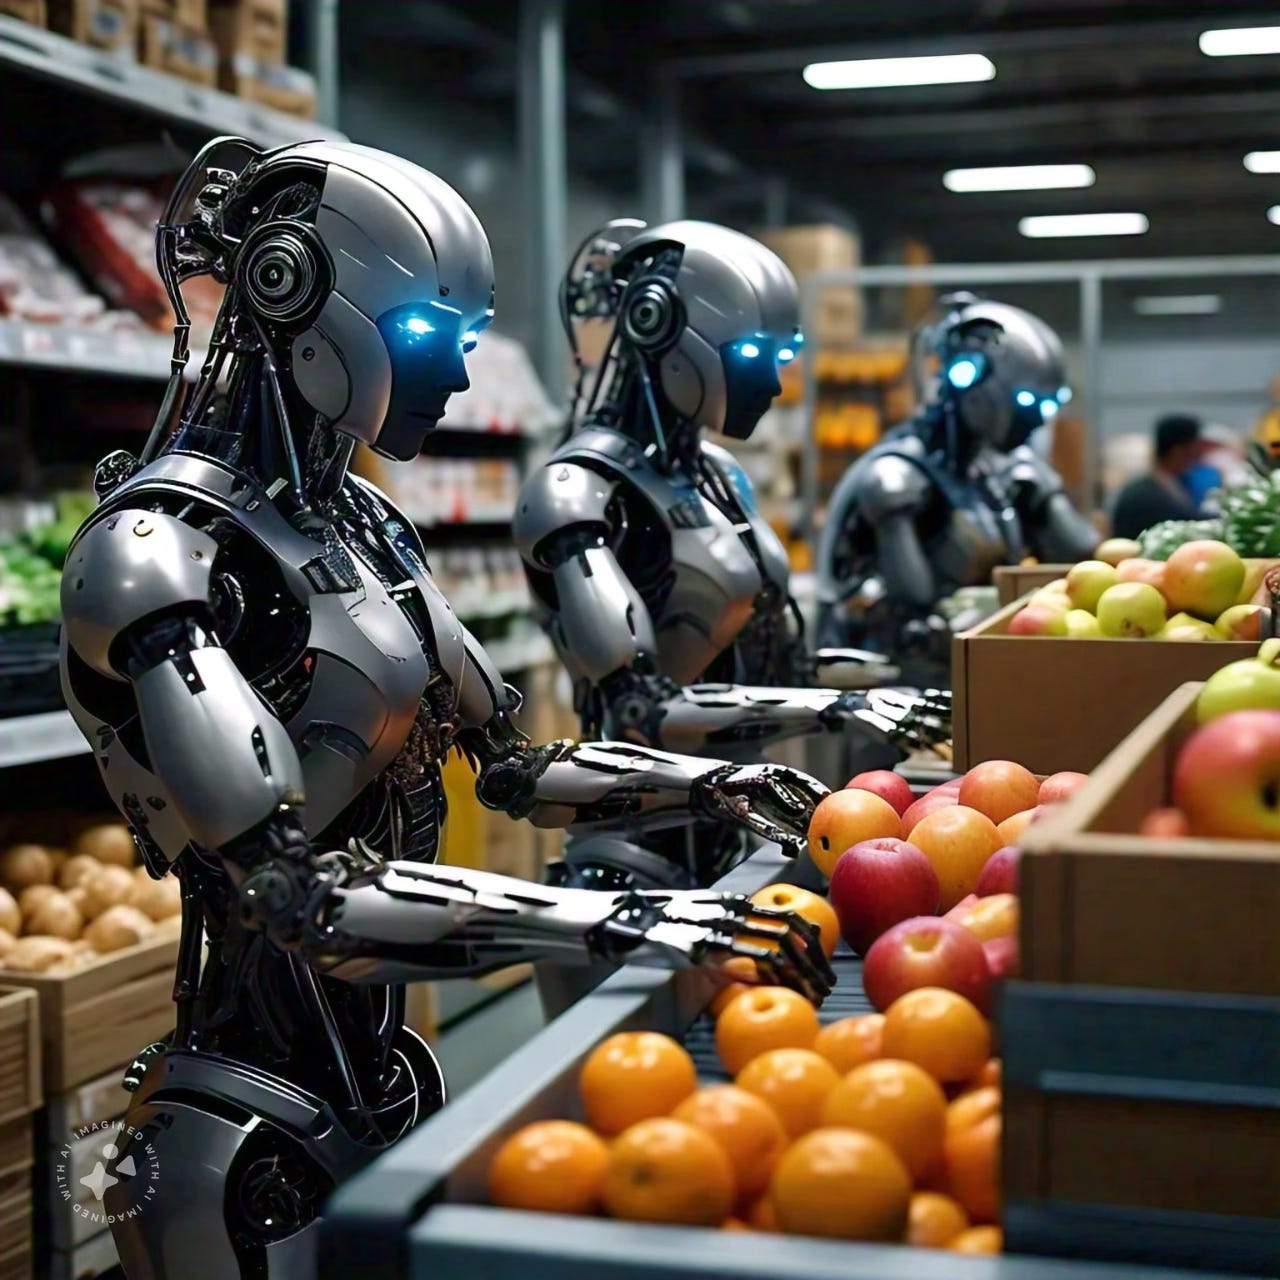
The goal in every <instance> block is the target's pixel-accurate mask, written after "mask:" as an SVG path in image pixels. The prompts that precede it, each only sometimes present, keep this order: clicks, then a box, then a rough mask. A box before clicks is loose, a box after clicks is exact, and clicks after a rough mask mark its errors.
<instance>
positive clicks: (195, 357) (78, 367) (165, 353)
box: [0, 320, 202, 381]
mask: <svg viewBox="0 0 1280 1280" xmlns="http://www.w3.org/2000/svg"><path fill="white" fill-rule="evenodd" d="M172 352H173V339H172V338H171V337H169V336H167V335H163V334H158V333H151V332H150V331H148V330H129V329H87V328H83V327H81V326H79V325H69V324H41V323H39V322H38V321H33V320H0V364H10V365H25V366H28V367H33V368H47V369H71V370H75V371H77V372H80V373H97V374H103V375H105V376H108V377H116V378H152V379H155V380H157V381H163V380H164V379H165V378H167V377H168V376H169V372H170V363H169V359H170V355H171V354H172ZM201 359H202V357H201V356H200V354H199V353H198V352H193V353H192V357H191V363H192V364H193V365H194V364H198V363H199V362H200V360H201Z"/></svg>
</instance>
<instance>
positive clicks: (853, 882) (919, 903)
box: [831, 839, 938, 955]
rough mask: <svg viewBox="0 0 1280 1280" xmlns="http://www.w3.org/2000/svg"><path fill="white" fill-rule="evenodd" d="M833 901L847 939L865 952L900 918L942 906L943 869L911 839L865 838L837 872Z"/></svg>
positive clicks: (843, 859) (840, 861)
mask: <svg viewBox="0 0 1280 1280" xmlns="http://www.w3.org/2000/svg"><path fill="white" fill-rule="evenodd" d="M831 905H832V906H833V907H834V908H835V910H836V916H837V918H838V919H839V921H840V932H841V934H842V935H843V937H844V940H845V941H846V942H847V943H848V944H849V945H850V946H851V947H852V948H853V949H854V950H855V951H856V952H857V953H858V954H859V955H865V954H866V951H867V948H868V947H870V946H871V944H872V943H873V942H874V941H875V940H876V939H877V938H878V937H879V936H880V935H881V934H882V933H884V931H885V930H886V929H888V928H890V927H892V926H893V925H895V924H897V923H898V922H899V921H900V920H906V919H908V918H909V917H911V916H922V915H927V914H928V913H929V912H931V911H937V909H938V874H937V872H936V871H934V869H933V865H932V864H931V863H930V861H929V859H928V858H926V857H925V856H924V854H923V853H921V852H920V850H919V849H917V848H916V847H915V845H913V844H908V843H907V842H906V841H905V840H893V839H881V840H864V841H863V842H862V843H861V844H856V845H854V846H853V848H852V849H846V850H845V851H844V853H842V854H841V855H840V857H839V859H838V861H837V862H836V865H835V868H834V869H833V870H832V872H831Z"/></svg>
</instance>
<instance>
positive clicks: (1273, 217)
mask: <svg viewBox="0 0 1280 1280" xmlns="http://www.w3.org/2000/svg"><path fill="white" fill-rule="evenodd" d="M1267 221H1268V222H1271V223H1274V224H1275V225H1276V226H1277V227H1280V204H1273V205H1272V206H1271V208H1270V209H1268V210H1267Z"/></svg>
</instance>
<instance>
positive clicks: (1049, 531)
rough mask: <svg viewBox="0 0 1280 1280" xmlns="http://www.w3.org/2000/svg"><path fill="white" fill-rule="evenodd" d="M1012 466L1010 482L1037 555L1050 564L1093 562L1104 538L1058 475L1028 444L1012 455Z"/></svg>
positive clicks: (1007, 474) (1010, 467)
mask: <svg viewBox="0 0 1280 1280" xmlns="http://www.w3.org/2000/svg"><path fill="white" fill-rule="evenodd" d="M1009 463H1010V465H1009V470H1008V471H1007V473H1006V479H1007V481H1008V482H1009V483H1010V484H1011V485H1012V488H1013V493H1014V502H1015V503H1016V505H1017V507H1018V510H1019V512H1020V513H1021V514H1022V516H1023V519H1024V521H1025V524H1026V528H1027V533H1028V535H1029V537H1030V540H1031V544H1032V546H1033V548H1034V549H1035V552H1036V555H1037V556H1039V557H1040V559H1042V560H1044V561H1045V562H1046V563H1052V562H1055V561H1056V562H1060V563H1064V564H1075V563H1076V562H1077V561H1079V560H1087V559H1089V557H1090V556H1092V555H1093V553H1094V551H1095V550H1096V549H1097V546H1098V543H1099V542H1100V541H1101V538H1100V536H1099V534H1098V531H1097V530H1096V529H1095V528H1094V527H1093V525H1092V524H1090V522H1089V521H1088V519H1086V518H1085V516H1083V515H1082V514H1081V513H1080V512H1079V511H1077V510H1076V508H1075V506H1074V505H1073V504H1072V502H1071V499H1070V498H1068V497H1067V495H1066V492H1065V491H1064V490H1063V487H1062V479H1061V477H1060V476H1059V475H1058V473H1057V472H1056V471H1054V469H1053V468H1052V467H1051V466H1049V464H1048V463H1047V462H1045V461H1044V460H1043V459H1042V458H1041V457H1040V456H1039V455H1038V454H1037V453H1035V451H1034V450H1032V449H1031V448H1030V447H1028V446H1026V445H1024V446H1022V447H1021V448H1019V449H1015V450H1014V451H1013V453H1011V454H1010V455H1009Z"/></svg>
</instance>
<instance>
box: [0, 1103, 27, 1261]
mask: <svg viewBox="0 0 1280 1280" xmlns="http://www.w3.org/2000/svg"><path fill="white" fill-rule="evenodd" d="M33 1151H34V1144H33V1135H32V1122H31V1115H30V1113H27V1114H24V1115H18V1116H15V1117H13V1118H12V1119H9V1120H6V1121H4V1122H3V1123H0V1280H30V1278H31V1274H32V1224H31V1205H32V1196H31V1182H32V1173H31V1169H32V1162H33Z"/></svg>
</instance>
